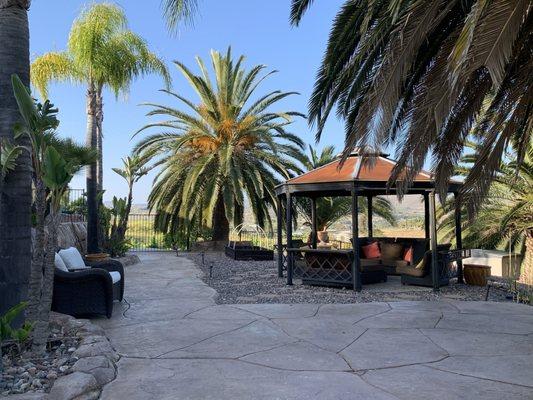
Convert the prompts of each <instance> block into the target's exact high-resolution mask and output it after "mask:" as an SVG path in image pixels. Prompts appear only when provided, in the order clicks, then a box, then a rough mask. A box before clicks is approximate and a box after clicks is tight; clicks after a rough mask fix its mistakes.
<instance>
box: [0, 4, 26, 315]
mask: <svg viewBox="0 0 533 400" xmlns="http://www.w3.org/2000/svg"><path fill="white" fill-rule="evenodd" d="M29 7H30V0H0V43H1V45H0V139H5V140H7V141H8V142H11V141H12V140H13V136H14V130H13V127H14V125H15V123H16V122H18V121H19V120H20V115H19V113H18V108H17V103H16V101H15V97H14V96H13V90H12V88H11V75H12V74H18V75H19V76H20V78H21V79H22V81H23V82H24V84H25V85H27V86H29V83H30V55H29V53H30V51H29V48H30V46H29V30H28V9H29ZM18 141H19V144H21V145H24V146H26V145H28V140H27V138H25V137H23V138H20V139H18ZM30 264H31V161H30V157H29V154H28V153H27V152H22V153H21V154H20V155H19V157H18V158H17V162H16V165H15V166H14V170H13V171H10V173H9V174H8V175H7V177H6V179H5V181H4V182H3V183H2V190H1V191H0V277H1V278H0V314H3V313H4V312H5V311H6V310H7V309H9V308H10V307H12V306H14V305H15V304H17V303H19V302H20V301H21V300H24V299H25V298H26V296H27V290H28V280H29V271H30ZM18 322H19V323H20V320H19V321H18Z"/></svg>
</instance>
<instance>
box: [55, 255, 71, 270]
mask: <svg viewBox="0 0 533 400" xmlns="http://www.w3.org/2000/svg"><path fill="white" fill-rule="evenodd" d="M54 265H55V267H56V268H57V269H59V270H61V271H64V272H68V268H67V265H66V264H65V262H64V261H63V259H62V258H61V256H60V255H59V254H57V253H56V254H55V256H54Z"/></svg>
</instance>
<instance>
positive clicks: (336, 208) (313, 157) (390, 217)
mask: <svg viewBox="0 0 533 400" xmlns="http://www.w3.org/2000/svg"><path fill="white" fill-rule="evenodd" d="M337 157H338V156H337V155H336V152H335V147H334V146H326V147H324V148H323V149H322V151H321V152H320V153H318V152H317V151H316V149H314V148H313V147H312V146H309V155H306V158H305V159H304V162H303V164H304V167H305V168H306V169H307V171H311V170H313V169H315V168H319V167H322V166H323V165H326V164H329V163H330V162H333V161H335V160H336V159H337ZM296 204H297V207H298V209H299V210H300V212H301V214H302V216H303V217H304V218H305V220H306V224H307V225H311V224H312V221H311V203H310V201H309V199H307V198H297V203H296ZM372 206H373V208H372V211H373V214H375V215H377V216H379V217H381V218H383V219H384V220H385V221H387V222H388V223H389V224H391V225H394V224H396V218H395V216H394V210H393V207H392V205H391V203H390V202H389V201H388V200H387V199H385V198H383V197H379V196H378V197H375V198H374V202H373V204H372ZM351 207H352V200H351V199H350V198H349V197H321V198H318V199H317V200H316V220H317V229H318V230H319V231H325V230H327V229H328V228H329V227H330V226H331V225H333V224H334V223H336V222H337V221H339V220H341V219H343V218H345V217H347V216H348V215H350V213H351ZM359 210H360V211H361V214H362V215H366V213H367V210H368V206H367V203H366V201H365V199H364V198H362V197H360V198H359Z"/></svg>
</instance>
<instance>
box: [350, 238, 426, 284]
mask: <svg viewBox="0 0 533 400" xmlns="http://www.w3.org/2000/svg"><path fill="white" fill-rule="evenodd" d="M373 243H374V244H377V246H378V247H379V257H371V258H367V257H366V256H365V248H367V246H369V245H371V244H373ZM428 247H429V240H428V239H418V238H386V237H370V238H369V237H364V238H360V239H359V255H360V257H361V268H364V267H371V266H382V267H383V269H384V270H385V272H386V273H387V274H388V275H401V274H402V272H400V271H401V269H402V268H404V267H407V266H409V265H417V264H418V263H419V262H420V261H421V260H422V259H423V258H424V253H425V252H426V251H427V250H428ZM409 249H412V254H411V257H410V258H406V257H405V253H406V251H407V250H409Z"/></svg>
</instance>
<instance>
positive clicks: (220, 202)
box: [212, 193, 229, 241]
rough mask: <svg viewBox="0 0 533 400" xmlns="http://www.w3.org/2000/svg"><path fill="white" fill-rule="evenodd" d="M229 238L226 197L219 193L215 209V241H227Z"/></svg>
mask: <svg viewBox="0 0 533 400" xmlns="http://www.w3.org/2000/svg"><path fill="white" fill-rule="evenodd" d="M228 239H229V221H228V219H227V218H226V208H225V207H224V198H223V196H222V193H219V195H218V199H217V204H216V205H215V211H214V213H213V239H212V240H213V241H223V240H225V241H227V240H228Z"/></svg>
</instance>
